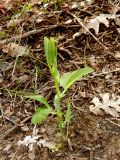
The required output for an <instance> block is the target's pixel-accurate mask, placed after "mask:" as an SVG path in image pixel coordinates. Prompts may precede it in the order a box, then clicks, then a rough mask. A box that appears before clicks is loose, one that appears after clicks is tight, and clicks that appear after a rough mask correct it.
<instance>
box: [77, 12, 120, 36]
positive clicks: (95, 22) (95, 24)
mask: <svg viewBox="0 0 120 160" xmlns="http://www.w3.org/2000/svg"><path fill="white" fill-rule="evenodd" d="M119 17H120V15H115V14H100V15H99V16H96V17H94V18H91V19H89V20H88V22H86V24H84V25H85V26H86V28H87V29H88V30H89V29H91V28H92V29H94V31H95V33H96V34H98V32H99V28H100V24H101V23H102V24H104V25H105V26H106V27H109V19H114V20H115V21H116V19H118V18H119ZM80 32H81V33H85V34H86V33H87V32H88V31H87V30H86V29H85V28H84V27H83V28H82V29H81V31H80Z"/></svg>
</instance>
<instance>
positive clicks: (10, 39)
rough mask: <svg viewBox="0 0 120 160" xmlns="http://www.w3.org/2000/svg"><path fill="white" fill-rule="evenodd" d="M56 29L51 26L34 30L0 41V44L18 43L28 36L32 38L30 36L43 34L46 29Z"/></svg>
mask: <svg viewBox="0 0 120 160" xmlns="http://www.w3.org/2000/svg"><path fill="white" fill-rule="evenodd" d="M56 27H57V25H52V26H47V27H45V28H41V29H38V30H36V29H35V30H32V31H29V32H26V33H24V34H22V35H21V34H20V35H18V36H15V37H12V38H9V39H5V40H2V41H0V44H6V43H9V42H14V41H19V40H20V39H22V38H26V37H29V36H32V35H35V34H38V33H42V32H44V31H46V30H48V29H53V28H56Z"/></svg>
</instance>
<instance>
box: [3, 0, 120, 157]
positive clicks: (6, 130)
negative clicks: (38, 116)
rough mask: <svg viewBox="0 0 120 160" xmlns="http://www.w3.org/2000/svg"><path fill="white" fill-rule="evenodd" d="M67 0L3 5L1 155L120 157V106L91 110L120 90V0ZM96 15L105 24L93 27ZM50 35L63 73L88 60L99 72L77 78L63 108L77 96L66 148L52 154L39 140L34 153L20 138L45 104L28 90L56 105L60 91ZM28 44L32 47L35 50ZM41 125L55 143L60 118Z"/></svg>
mask: <svg viewBox="0 0 120 160" xmlns="http://www.w3.org/2000/svg"><path fill="white" fill-rule="evenodd" d="M63 1H64V2H63V3H62V4H55V2H54V1H49V2H47V3H46V4H45V3H43V2H41V1H40V0H29V1H25V0H18V1H10V0H7V1H4V3H3V1H2V2H1V3H0V22H1V24H0V97H1V99H0V101H1V104H0V160H29V159H30V160H111V159H112V160H119V159H120V116H119V111H120V109H118V110H117V111H116V110H115V108H114V111H113V112H114V113H113V112H112V110H111V108H109V109H108V110H103V111H102V113H103V114H102V115H100V114H99V113H98V114H97V113H96V114H94V113H93V112H91V111H90V106H91V105H94V104H93V103H92V100H93V98H94V97H98V98H99V99H100V101H101V102H102V98H103V96H104V95H105V94H106V93H107V94H109V96H110V99H112V96H114V97H118V98H119V96H120V5H119V0H118V1H117V0H116V1H110V0H95V1H94V2H92V1H85V0H83V1H81V0H76V1H75V2H73V1H72V0H63ZM101 14H103V15H107V14H108V15H113V14H114V15H115V17H114V18H103V15H102V18H101V19H102V20H101V21H102V22H101V21H100V17H99V16H100V15H101ZM95 17H98V21H99V22H98V21H97V22H98V23H96V22H95V21H94V23H93V24H90V25H92V27H91V28H90V27H88V23H89V22H90V21H89V20H90V19H94V20H95ZM82 25H83V26H82ZM86 28H88V30H87V31H86ZM82 30H85V31H86V32H85V31H82ZM83 32H84V33H83ZM45 36H47V37H54V38H55V39H56V41H57V49H58V69H59V71H60V73H61V74H62V73H65V72H68V71H73V70H75V69H78V68H81V67H84V66H85V65H88V66H90V67H91V68H93V69H94V72H93V73H91V74H89V75H87V76H85V77H83V79H81V80H80V81H78V82H76V83H74V85H72V87H71V88H70V89H69V91H68V92H67V94H66V96H65V97H64V99H62V111H63V112H64V111H65V110H66V102H67V101H68V100H69V99H71V101H72V115H73V116H72V119H71V124H70V127H69V135H68V139H67V142H66V143H65V145H64V147H63V148H61V149H60V150H58V151H54V152H53V151H52V150H50V149H49V148H47V147H43V146H41V147H39V146H36V145H35V146H34V151H32V152H30V151H29V148H28V147H26V146H23V145H18V142H19V141H20V140H21V141H23V139H24V138H25V137H26V136H31V135H32V134H33V129H34V125H33V124H32V123H31V117H32V115H33V114H34V111H35V107H36V106H38V105H40V104H39V103H38V102H36V101H33V100H29V99H26V98H25V97H24V95H27V94H30V93H33V94H39V95H43V96H45V98H46V99H47V100H48V101H49V103H50V104H51V106H53V97H54V95H55V88H54V84H53V80H52V79H51V76H50V73H49V69H48V67H47V66H46V60H45V56H44V46H43V40H44V37H45ZM9 44H13V45H14V47H13V48H12V47H10V45H9ZM15 44H17V47H18V48H17V49H16V45H15ZM21 47H23V48H21ZM24 48H28V49H29V53H28V54H26V52H24V51H23V50H24ZM22 49H23V50H22ZM104 100H105V99H104ZM106 101H107V102H108V99H107V98H106ZM107 102H106V104H107ZM108 107H109V106H108ZM110 107H112V106H110ZM118 107H120V105H119V104H118ZM110 111H111V112H110ZM108 113H109V114H108ZM115 115H116V116H115ZM37 131H38V133H37V135H39V136H40V138H41V139H45V140H46V139H47V140H49V141H50V142H56V140H57V139H58V138H57V135H58V134H57V133H58V129H57V119H56V117H55V116H49V118H48V119H47V120H46V121H45V122H43V123H42V124H40V125H37ZM56 143H57V142H56ZM33 152H34V153H33Z"/></svg>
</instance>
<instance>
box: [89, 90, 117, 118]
mask: <svg viewBox="0 0 120 160" xmlns="http://www.w3.org/2000/svg"><path fill="white" fill-rule="evenodd" d="M101 98H102V102H101V101H100V100H99V98H98V97H94V98H93V100H92V103H94V105H91V106H90V111H91V112H93V113H94V114H96V115H97V114H99V115H103V114H104V113H103V110H104V111H105V113H106V114H110V115H112V116H113V117H119V116H120V115H119V113H120V97H115V95H113V96H112V99H110V97H109V93H104V94H102V95H101Z"/></svg>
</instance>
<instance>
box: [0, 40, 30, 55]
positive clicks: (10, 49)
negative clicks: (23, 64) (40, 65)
mask: <svg viewBox="0 0 120 160" xmlns="http://www.w3.org/2000/svg"><path fill="white" fill-rule="evenodd" d="M2 51H3V52H6V53H8V54H9V55H10V56H12V57H19V56H23V55H25V54H28V53H29V50H28V48H27V47H23V46H20V45H18V44H16V43H9V44H7V45H4V46H2Z"/></svg>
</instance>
